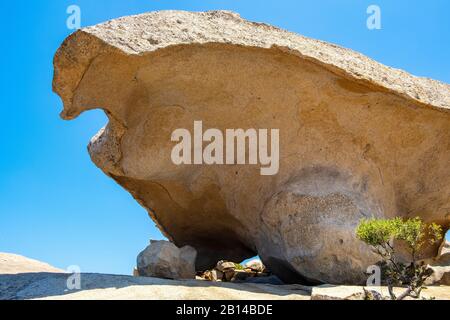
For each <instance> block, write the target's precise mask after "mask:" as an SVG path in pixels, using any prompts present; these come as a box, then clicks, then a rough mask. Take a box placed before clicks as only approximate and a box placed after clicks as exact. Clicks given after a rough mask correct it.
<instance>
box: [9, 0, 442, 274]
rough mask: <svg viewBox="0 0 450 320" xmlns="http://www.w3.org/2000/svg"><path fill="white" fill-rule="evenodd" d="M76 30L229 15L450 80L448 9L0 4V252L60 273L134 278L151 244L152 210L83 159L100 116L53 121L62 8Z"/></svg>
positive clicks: (384, 4)
mask: <svg viewBox="0 0 450 320" xmlns="http://www.w3.org/2000/svg"><path fill="white" fill-rule="evenodd" d="M71 4H76V5H78V6H80V8H81V11H82V26H88V25H93V24H96V23H99V22H103V21H106V20H109V19H112V18H116V17H120V16H124V15H130V14H138V13H142V12H146V11H153V10H160V9H184V10H194V11H203V10H212V9H229V10H233V11H236V12H238V13H240V14H241V15H242V16H243V17H244V18H247V19H250V20H255V21H262V22H267V23H270V24H274V25H277V26H280V27H282V28H285V29H288V30H291V31H294V32H298V33H301V34H304V35H306V36H310V37H313V38H317V39H321V40H325V41H330V42H333V43H337V44H339V45H342V46H345V47H348V48H352V49H354V50H356V51H360V52H362V53H364V54H366V55H368V56H370V57H372V58H374V59H376V60H378V61H380V62H382V63H384V64H387V65H390V66H393V67H397V68H401V69H404V70H407V71H409V72H411V73H413V74H416V75H420V76H427V77H431V78H435V79H438V80H441V81H444V82H447V83H450V62H449V57H450V19H449V15H450V1H448V0H431V1H411V0H396V1H392V0H385V1H382V0H371V1H366V0H334V1H332V0H329V1H320V0H316V1H299V0H295V1H294V0H292V1H283V0H276V1H261V0H258V1H256V0H254V1H248V0H246V1H219V0H214V1H213V0H203V1H189V0H180V1H170V0H160V1H144V0H140V1H137V0H134V1H133V0H128V1H125V0H123V1H119V0H96V1H92V0H85V1H76V0H72V1H62V0H59V1H54V0H47V1H44V0H42V1H31V0H29V1H24V0H17V1H1V4H0V8H1V15H2V18H1V33H2V37H1V39H2V41H1V42H2V50H1V53H0V54H1V61H2V78H1V86H0V90H1V91H2V92H1V101H2V103H1V109H0V110H1V119H2V124H1V126H0V139H1V145H0V146H1V151H0V154H1V157H0V176H1V178H0V251H3V252H14V253H19V254H22V255H25V256H29V257H32V258H36V259H40V260H43V261H46V262H48V263H50V264H53V265H55V266H57V267H60V268H66V267H67V266H69V265H79V266H80V267H81V269H82V271H84V272H109V273H126V274H129V273H130V272H131V270H132V268H133V266H134V264H135V257H136V255H137V254H138V252H139V251H140V250H142V249H143V248H144V247H145V246H146V245H147V243H148V240H149V239H150V238H154V239H159V238H162V236H161V234H160V233H159V231H158V230H157V229H156V228H155V227H154V225H153V223H152V222H151V220H150V219H149V218H148V216H147V213H146V212H145V210H144V209H143V208H141V207H140V206H139V205H138V204H137V203H136V202H135V201H134V200H133V199H132V198H131V196H130V195H129V194H128V193H127V192H126V191H124V190H122V189H121V188H120V187H119V186H118V185H116V184H115V183H114V182H113V181H112V180H110V179H109V178H107V177H106V176H105V175H104V174H103V173H102V172H101V171H100V170H98V169H97V168H96V167H95V166H94V164H93V163H92V162H91V161H90V159H89V156H88V153H87V151H86V145H87V143H88V141H89V139H90V138H91V137H92V136H93V135H94V134H95V133H96V132H97V131H98V130H99V129H100V128H101V127H102V126H103V125H104V124H105V122H106V118H105V116H104V115H103V114H102V113H101V112H100V111H93V112H92V111H91V112H88V113H85V114H83V115H82V116H81V117H80V118H78V119H77V120H75V121H71V122H66V121H62V120H60V119H59V117H58V114H59V112H60V110H61V101H60V99H59V98H58V97H57V96H56V95H55V94H54V93H52V91H51V82H52V76H53V68H52V58H53V55H54V53H55V51H56V49H57V48H58V46H59V45H60V43H61V42H62V41H63V40H64V38H65V37H66V36H68V35H69V34H70V32H71V31H70V30H68V29H67V28H66V19H67V14H66V8H67V7H68V6H69V5H71ZM370 4H377V5H379V6H380V8H381V10H382V29H381V30H373V31H370V30H368V29H367V28H366V19H367V14H366V9H367V7H368V6H369V5H370Z"/></svg>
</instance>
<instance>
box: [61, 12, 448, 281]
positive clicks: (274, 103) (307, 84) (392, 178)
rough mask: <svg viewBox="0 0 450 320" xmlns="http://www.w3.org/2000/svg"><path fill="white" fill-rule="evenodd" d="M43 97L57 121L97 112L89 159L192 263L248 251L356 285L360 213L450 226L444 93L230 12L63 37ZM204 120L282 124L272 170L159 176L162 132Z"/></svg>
mask: <svg viewBox="0 0 450 320" xmlns="http://www.w3.org/2000/svg"><path fill="white" fill-rule="evenodd" d="M205 78H207V80H205ZM271 78H275V79H277V81H271V80H270V79H271ZM54 89H55V91H56V92H57V93H58V94H59V95H60V96H61V98H62V100H63V102H64V111H63V113H62V117H63V118H65V119H72V118H74V117H76V116H77V115H78V114H80V113H81V112H83V111H84V110H88V109H92V108H102V109H104V110H105V112H106V114H107V115H108V117H109V124H108V126H107V127H106V128H105V129H103V130H102V131H101V132H99V134H98V135H97V136H96V137H95V138H94V139H93V141H92V142H91V143H90V146H89V152H90V154H91V157H92V159H93V161H94V162H95V163H96V165H97V166H99V167H100V168H101V169H102V170H103V171H104V172H105V173H106V174H108V175H109V176H111V177H113V178H114V179H115V180H116V181H117V182H118V183H119V184H121V185H122V186H124V187H125V188H126V189H127V190H128V191H130V192H131V194H132V195H133V196H134V197H135V198H136V199H137V200H138V201H139V202H140V203H141V204H142V205H143V206H144V207H145V208H146V209H147V211H148V212H149V215H150V216H151V217H152V219H153V220H154V221H155V222H156V223H157V225H158V226H159V228H160V229H161V230H162V231H163V232H164V233H165V234H166V236H168V237H169V238H170V239H171V240H173V241H174V242H175V243H176V244H177V245H180V246H182V245H193V246H194V247H196V248H197V249H198V251H199V257H200V260H201V259H203V261H202V262H201V263H199V267H207V266H209V265H210V264H211V263H215V261H217V260H218V259H229V260H235V261H237V260H239V259H242V258H247V257H251V256H254V255H255V253H256V252H257V253H259V254H260V255H261V256H262V258H263V259H265V260H266V261H274V264H275V265H274V266H273V267H274V268H276V267H278V268H279V269H280V270H284V271H282V272H283V273H286V272H285V271H286V270H291V271H293V273H295V272H298V273H299V274H300V275H301V276H302V277H303V278H308V279H309V280H312V281H328V282H332V283H339V282H347V283H348V282H358V281H360V280H358V277H357V276H355V273H356V271H355V270H362V269H363V268H364V266H365V265H366V264H367V263H368V262H369V261H371V259H372V258H373V257H370V255H368V254H366V253H364V250H365V249H364V246H362V245H360V244H358V242H357V241H355V239H354V235H353V233H352V232H353V229H354V227H355V223H356V222H357V221H358V219H360V218H361V217H365V216H368V215H374V216H392V215H402V216H408V215H411V214H417V215H422V216H423V217H424V218H426V219H428V220H431V221H438V222H440V223H443V224H444V225H445V226H446V227H448V226H449V225H450V222H449V218H448V217H449V216H448V215H447V216H446V215H445V208H446V206H447V204H448V197H447V198H446V195H450V190H449V187H448V185H447V184H448V179H449V173H448V170H447V169H446V167H445V163H446V162H447V163H448V161H449V160H450V159H449V152H448V148H447V147H446V146H449V145H450V142H449V139H448V137H446V136H445V132H448V130H449V128H450V125H449V123H450V122H449V117H450V114H449V112H448V110H449V108H450V98H449V97H450V90H449V86H448V85H447V84H443V83H440V82H438V81H434V80H431V79H425V78H417V77H414V76H411V75H409V74H408V73H406V72H404V71H401V70H397V69H393V68H389V67H386V66H384V65H381V64H379V63H377V62H375V61H373V60H371V59H369V58H367V57H365V56H363V55H361V54H359V53H356V52H354V51H351V50H348V49H344V48H341V47H338V46H336V45H332V44H328V43H325V42H322V41H318V40H312V39H309V38H306V37H302V36H299V35H295V34H293V33H290V32H287V31H284V30H281V29H278V28H275V27H272V26H268V25H266V24H260V23H254V22H248V21H246V20H243V19H241V18H240V17H239V16H238V15H237V14H234V13H231V12H225V11H213V12H205V13H192V12H182V11H162V12H152V13H148V14H143V15H138V16H131V17H124V18H120V19H115V20H112V21H109V22H106V23H104V24H100V25H97V26H94V27H89V28H85V29H82V30H80V31H77V32H76V33H74V34H73V35H71V36H70V37H69V38H68V39H67V40H66V41H65V42H64V43H63V45H62V46H61V48H60V49H59V50H58V52H57V54H56V56H55V78H54ZM230 105H231V106H233V107H232V108H230V109H227V108H228V107H229V106H230ZM196 106H200V107H196ZM243 106H244V107H243ZM149 110H151V111H149ZM230 110H232V111H231V112H230ZM200 119H205V121H206V122H207V123H209V124H211V125H217V126H221V127H223V128H227V127H230V128H232V127H245V126H247V127H248V126H255V127H256V126H258V125H260V126H263V127H268V128H269V127H273V126H275V127H281V128H283V129H284V130H283V131H284V132H285V133H284V135H282V137H281V138H282V143H284V148H283V150H282V151H281V157H282V160H281V161H282V165H283V169H282V170H281V172H280V175H278V176H276V177H272V178H262V177H257V176H255V172H254V171H252V169H248V168H245V169H243V168H241V167H235V166H232V167H231V168H220V169H218V168H210V167H208V168H204V169H203V168H202V169H199V168H193V167H190V168H189V169H187V168H177V167H174V166H171V164H170V162H168V158H167V156H166V155H167V154H169V153H170V152H169V147H170V139H164V137H166V138H167V137H170V133H171V132H172V130H173V129H174V128H177V127H180V126H181V127H182V126H186V125H189V124H190V125H192V121H194V120H200ZM406 121H408V122H406ZM358 122H359V123H358ZM149 123H151V125H149ZM148 137H151V138H148ZM302 144H304V145H302ZM286 146H287V147H286ZM446 148H447V149H446ZM390 158H392V159H390ZM401 161H404V163H403V164H401V163H399V162H401ZM425 164H427V166H428V167H427V168H426V167H425ZM412 174H415V175H417V178H411V175H412ZM396 175H397V176H398V177H396ZM434 189H435V190H434ZM437 192H439V193H440V194H437ZM430 200H432V201H433V204H431V205H430V204H429V201H430ZM421 210H422V211H427V212H428V211H433V212H432V213H424V212H421ZM346 219H347V220H348V221H346ZM319 221H320V223H321V224H323V227H321V226H320V224H319V223H318V222H319ZM340 221H344V222H345V223H340ZM299 230H301V232H299ZM225 236H228V239H227V238H225V239H218V238H219V237H225ZM205 243H207V244H208V245H204V244H205ZM346 246H347V247H346ZM433 250H435V248H434V249H433ZM336 253H339V254H340V255H344V256H345V255H346V256H347V257H340V256H338V255H337V254H336ZM202 257H203V258H202ZM318 265H320V266H321V268H317V266H318ZM269 266H270V263H269ZM345 269H348V270H350V271H348V272H347V271H345ZM327 274H328V275H327ZM330 274H331V275H330ZM339 279H340V280H339Z"/></svg>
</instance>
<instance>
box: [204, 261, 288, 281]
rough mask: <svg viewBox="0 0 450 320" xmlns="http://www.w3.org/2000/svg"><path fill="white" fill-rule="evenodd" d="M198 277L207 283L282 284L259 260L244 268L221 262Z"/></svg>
mask: <svg viewBox="0 0 450 320" xmlns="http://www.w3.org/2000/svg"><path fill="white" fill-rule="evenodd" d="M198 276H199V277H200V278H201V279H203V280H207V281H223V282H252V283H271V284H282V282H281V280H280V279H278V278H277V277H276V276H274V275H271V273H270V271H269V270H267V268H266V267H265V266H264V265H263V263H262V262H261V261H260V260H252V261H249V262H247V263H246V264H245V265H244V266H242V265H240V264H238V263H234V262H230V261H225V260H221V261H219V262H218V263H217V265H216V267H215V268H214V269H212V270H207V271H205V272H200V273H199V274H198Z"/></svg>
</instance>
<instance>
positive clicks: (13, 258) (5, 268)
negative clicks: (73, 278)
mask: <svg viewBox="0 0 450 320" xmlns="http://www.w3.org/2000/svg"><path fill="white" fill-rule="evenodd" d="M39 272H50V273H64V272H65V271H64V270H61V269H58V268H55V267H53V266H51V265H49V264H47V263H44V262H41V261H37V260H34V259H30V258H26V257H23V256H20V255H17V254H12V253H2V252H0V275H1V274H20V273H39Z"/></svg>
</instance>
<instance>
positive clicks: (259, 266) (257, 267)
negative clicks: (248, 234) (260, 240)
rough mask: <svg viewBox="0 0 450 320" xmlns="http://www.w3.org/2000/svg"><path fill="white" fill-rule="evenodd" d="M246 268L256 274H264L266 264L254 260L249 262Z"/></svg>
mask: <svg viewBox="0 0 450 320" xmlns="http://www.w3.org/2000/svg"><path fill="white" fill-rule="evenodd" d="M245 267H246V268H249V269H251V270H252V271H256V272H263V271H264V269H265V267H264V264H263V263H262V262H261V260H259V259H254V260H251V261H249V262H247V263H246V264H245Z"/></svg>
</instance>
